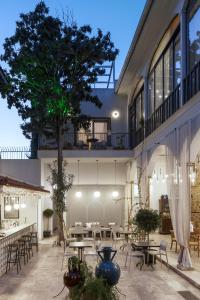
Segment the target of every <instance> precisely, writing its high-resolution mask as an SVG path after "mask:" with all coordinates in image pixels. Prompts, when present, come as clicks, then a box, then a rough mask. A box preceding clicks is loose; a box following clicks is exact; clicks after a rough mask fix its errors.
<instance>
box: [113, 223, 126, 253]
mask: <svg viewBox="0 0 200 300" xmlns="http://www.w3.org/2000/svg"><path fill="white" fill-rule="evenodd" d="M120 231H121V228H120V226H118V225H116V226H113V227H112V229H111V236H112V239H113V244H112V246H113V248H115V249H116V248H117V244H118V243H121V242H125V241H126V240H125V237H124V236H123V237H122V236H120Z"/></svg>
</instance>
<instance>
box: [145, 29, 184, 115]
mask: <svg viewBox="0 0 200 300" xmlns="http://www.w3.org/2000/svg"><path fill="white" fill-rule="evenodd" d="M178 35H180V24H179V25H178V27H177V28H176V30H175V31H174V33H173V35H172V36H171V38H170V39H169V41H168V43H167V44H166V46H165V48H164V50H163V51H162V53H161V54H160V56H159V57H158V59H157V61H156V63H155V64H154V66H153V68H152V69H150V71H149V73H148V90H147V99H148V107H147V115H148V118H150V117H151V116H152V114H153V113H154V112H155V111H156V110H157V109H158V108H159V107H160V106H161V105H162V104H161V105H160V106H158V107H157V108H156V109H155V101H156V98H155V92H156V90H155V86H156V84H155V70H156V68H157V66H158V64H159V63H160V61H162V103H163V102H164V101H165V98H164V72H165V71H164V56H165V54H166V52H167V51H168V49H169V48H170V45H172V47H173V58H172V59H173V81H172V91H174V89H175V51H174V50H175V40H176V38H177V36H178ZM154 55H155V54H154ZM150 68H151V66H150ZM152 73H153V79H154V101H153V112H151V114H150V107H149V105H150V101H149V100H150V98H149V78H150V77H151V76H152Z"/></svg>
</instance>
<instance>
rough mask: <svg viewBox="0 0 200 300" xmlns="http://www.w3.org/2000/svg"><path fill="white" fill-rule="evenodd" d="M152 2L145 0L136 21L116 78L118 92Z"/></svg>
mask: <svg viewBox="0 0 200 300" xmlns="http://www.w3.org/2000/svg"><path fill="white" fill-rule="evenodd" d="M152 4H153V0H147V1H146V4H145V7H144V9H143V12H142V15H141V17H140V20H139V23H138V26H137V29H136V31H135V34H134V36H133V39H132V42H131V45H130V47H129V50H128V53H127V55H126V58H125V61H124V64H123V66H122V69H121V72H120V74H119V79H118V80H117V83H116V88H115V92H116V93H118V91H119V88H120V85H121V83H122V80H123V77H124V74H125V72H126V69H127V67H128V64H129V62H130V59H131V56H132V54H133V51H134V49H135V47H136V45H137V42H138V40H139V38H140V35H141V33H142V30H143V26H144V24H145V22H146V19H147V17H148V14H149V12H150V9H151V6H152Z"/></svg>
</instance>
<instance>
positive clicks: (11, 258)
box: [6, 243, 21, 274]
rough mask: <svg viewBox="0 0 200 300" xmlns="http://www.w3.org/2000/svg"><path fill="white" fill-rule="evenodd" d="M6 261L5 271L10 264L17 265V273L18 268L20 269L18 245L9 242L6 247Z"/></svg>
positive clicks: (8, 268)
mask: <svg viewBox="0 0 200 300" xmlns="http://www.w3.org/2000/svg"><path fill="white" fill-rule="evenodd" d="M7 251H8V253H7V262H6V273H7V272H8V270H10V264H16V265H17V274H18V273H19V268H20V270H21V264H20V257H19V247H18V245H17V244H16V243H13V244H9V245H8V248H7Z"/></svg>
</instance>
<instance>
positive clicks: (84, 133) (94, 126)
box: [77, 118, 111, 144]
mask: <svg viewBox="0 0 200 300" xmlns="http://www.w3.org/2000/svg"><path fill="white" fill-rule="evenodd" d="M110 130H111V122H110V119H109V118H105V119H104V118H96V119H92V120H91V121H90V126H89V128H88V130H85V129H83V128H81V129H79V131H78V136H77V137H78V142H79V143H80V142H84V143H85V144H86V143H87V140H88V139H91V138H93V139H96V140H97V141H98V142H102V143H103V142H107V141H108V134H109V133H110Z"/></svg>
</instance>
